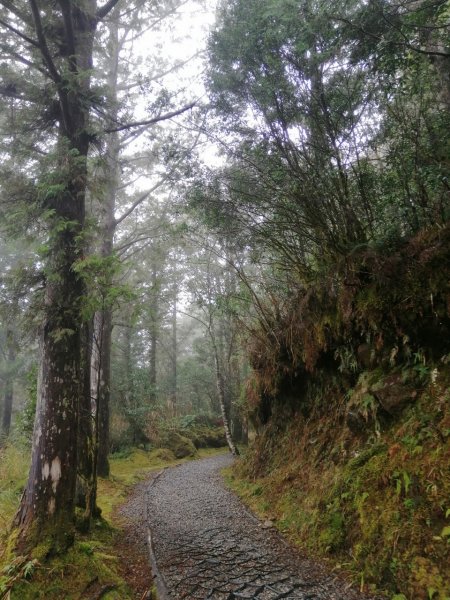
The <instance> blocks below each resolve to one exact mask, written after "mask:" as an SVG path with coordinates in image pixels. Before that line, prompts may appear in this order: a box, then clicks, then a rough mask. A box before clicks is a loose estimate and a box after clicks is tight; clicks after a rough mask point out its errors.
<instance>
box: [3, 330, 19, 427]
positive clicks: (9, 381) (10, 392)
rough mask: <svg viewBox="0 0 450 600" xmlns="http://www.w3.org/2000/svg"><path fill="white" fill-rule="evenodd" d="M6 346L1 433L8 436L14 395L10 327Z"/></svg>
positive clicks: (12, 345) (13, 356)
mask: <svg viewBox="0 0 450 600" xmlns="http://www.w3.org/2000/svg"><path fill="white" fill-rule="evenodd" d="M6 348H7V357H8V375H7V377H6V381H5V390H4V396H3V415H2V433H3V435H5V436H8V435H9V431H10V429H11V418H12V407H13V397H14V378H13V374H12V372H11V369H12V366H13V364H14V362H15V360H16V348H15V340H14V332H13V330H12V329H8V330H7V331H6Z"/></svg>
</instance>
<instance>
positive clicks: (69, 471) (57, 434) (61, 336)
mask: <svg viewBox="0 0 450 600" xmlns="http://www.w3.org/2000/svg"><path fill="white" fill-rule="evenodd" d="M31 6H32V13H33V19H34V23H35V29H36V36H37V39H38V40H39V44H40V50H41V54H42V57H43V60H44V62H45V64H46V65H47V66H48V68H49V71H50V73H51V75H52V79H53V80H54V81H55V82H56V83H57V84H58V82H59V83H60V85H57V86H56V87H57V91H58V95H59V108H60V112H61V119H60V130H59V156H60V164H59V166H58V169H57V170H56V171H55V177H58V178H59V186H58V187H57V188H56V189H57V190H58V191H57V193H56V195H55V196H52V197H50V198H49V199H48V201H47V208H48V209H50V217H49V225H50V235H49V251H48V257H47V264H46V273H47V274H48V276H47V281H46V290H45V315H44V322H43V326H42V333H41V364H40V370H39V381H38V398H37V409H36V420H35V426H34V433H33V447H32V458H31V467H30V474H29V478H28V483H27V486H26V489H25V491H24V494H23V496H22V500H21V503H20V507H19V510H18V513H17V515H16V519H15V525H16V526H17V527H18V528H19V539H20V543H22V544H24V545H33V544H35V543H36V542H37V541H38V540H42V538H43V537H48V538H49V539H50V540H51V542H52V546H53V549H54V550H59V549H61V548H65V547H67V545H68V544H70V543H71V542H72V540H73V524H74V499H75V487H76V478H77V445H78V444H77V442H78V424H79V401H80V396H81V394H82V392H83V390H82V382H81V342H82V332H83V324H82V318H81V302H82V299H83V297H84V295H85V284H84V281H83V279H82V277H81V276H80V275H79V274H78V272H77V269H75V268H74V266H75V264H76V263H77V262H78V261H80V260H82V258H83V254H84V252H83V247H82V242H80V239H82V237H83V236H82V234H83V230H84V220H85V194H86V181H87V154H88V148H89V138H88V136H87V134H86V132H87V131H88V126H89V108H88V106H87V104H86V94H87V93H88V92H89V89H90V72H91V69H92V47H93V38H94V32H95V27H96V19H95V1H94V0H86V1H85V2H84V3H83V5H80V4H77V5H75V4H72V2H70V1H67V2H64V3H63V2H61V6H60V9H61V13H62V16H60V15H59V14H58V12H57V11H54V13H53V16H54V18H55V19H57V20H58V21H60V24H61V27H62V29H63V31H64V35H65V36H66V38H67V44H68V49H67V50H66V51H67V56H65V58H64V60H65V68H66V69H67V71H65V70H64V68H63V69H62V70H61V73H59V72H58V71H57V69H56V67H55V65H54V64H53V62H52V59H51V56H50V54H49V51H48V47H47V43H46V40H45V32H44V30H43V27H42V23H41V18H42V15H41V13H40V11H39V9H38V7H37V4H36V3H35V2H33V3H31ZM63 82H65V84H64V85H63Z"/></svg>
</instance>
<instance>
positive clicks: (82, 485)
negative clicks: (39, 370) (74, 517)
mask: <svg viewBox="0 0 450 600" xmlns="http://www.w3.org/2000/svg"><path fill="white" fill-rule="evenodd" d="M83 334H84V335H83V360H82V363H83V364H82V372H83V393H82V394H81V398H80V423H79V428H78V473H77V475H78V477H77V487H76V505H77V506H78V507H79V508H82V509H84V513H83V517H82V519H81V522H80V523H79V524H78V526H79V528H80V529H82V530H84V531H87V530H89V529H90V526H91V519H92V517H93V516H94V514H96V512H98V509H97V476H96V475H97V474H96V453H95V444H94V428H93V415H92V397H91V359H92V337H93V324H92V322H90V323H86V324H85V327H84V332H83Z"/></svg>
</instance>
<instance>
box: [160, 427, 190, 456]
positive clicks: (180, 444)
mask: <svg viewBox="0 0 450 600" xmlns="http://www.w3.org/2000/svg"><path fill="white" fill-rule="evenodd" d="M162 446H163V447H164V448H168V449H169V450H170V451H171V452H173V454H174V455H175V458H185V457H187V456H194V455H195V453H196V452H197V449H196V447H195V446H194V444H193V443H192V441H191V440H190V439H189V438H187V437H184V436H183V435H180V434H179V433H177V432H176V431H169V432H167V433H166V434H165V436H164V437H163V439H162Z"/></svg>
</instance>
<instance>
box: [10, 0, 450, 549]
mask: <svg viewBox="0 0 450 600" xmlns="http://www.w3.org/2000/svg"><path fill="white" fill-rule="evenodd" d="M186 4H187V3H186V2H184V1H181V0H167V1H162V2H150V3H149V2H143V1H132V2H126V3H124V2H123V1H122V0H109V1H106V2H105V3H100V2H96V1H95V0H77V1H75V0H58V1H57V2H55V3H45V2H41V1H39V0H29V1H25V0H24V1H17V2H9V1H8V0H0V29H1V41H0V43H1V49H2V57H1V60H0V98H1V100H0V127H1V133H2V135H1V139H0V145H1V156H2V161H1V167H0V186H1V187H0V189H1V205H0V210H1V223H2V228H1V235H2V244H3V250H2V253H1V256H0V260H1V263H2V264H1V270H2V274H1V288H0V289H1V332H0V343H1V349H2V354H1V365H0V376H1V381H0V384H1V394H2V428H3V429H2V431H3V438H2V439H3V441H5V440H6V439H7V437H8V435H10V431H11V423H13V434H14V435H19V433H20V435H22V436H28V438H29V439H31V435H32V438H33V441H32V449H31V452H32V462H31V470H30V476H29V481H28V484H27V488H26V490H25V493H24V495H23V498H22V500H21V505H20V508H19V511H18V514H17V516H16V519H15V527H17V528H18V530H19V538H18V539H19V544H23V545H24V546H28V545H33V544H34V543H35V542H36V540H37V539H38V538H40V537H42V536H43V535H44V536H45V535H48V536H50V537H51V539H52V540H53V543H54V546H55V548H56V549H58V548H64V547H67V545H68V544H70V543H71V541H72V539H73V535H74V524H75V519H74V517H75V510H76V507H78V509H79V510H78V512H77V514H78V520H79V521H80V522H79V523H78V525H79V526H81V527H83V528H85V529H86V528H89V526H90V521H91V519H92V516H93V515H95V513H96V480H97V476H102V477H107V476H108V474H109V464H108V454H109V452H110V451H118V450H121V449H123V448H124V447H126V446H128V445H132V444H134V445H138V444H142V445H144V446H146V445H148V444H154V443H157V439H158V435H160V428H161V423H162V424H164V426H167V427H169V428H170V427H171V426H172V425H173V424H174V423H177V424H178V425H179V424H180V423H182V422H183V419H184V422H187V421H189V419H190V418H191V417H192V418H193V416H195V415H197V416H198V415H202V416H203V418H205V419H210V420H214V419H215V418H216V419H219V420H220V422H221V423H222V424H223V425H224V429H225V433H226V438H227V442H228V445H229V446H230V450H231V451H232V452H233V453H236V452H237V449H236V444H237V443H241V442H245V441H246V439H247V433H248V420H249V415H250V416H251V417H252V418H254V409H255V404H256V405H257V406H258V410H260V413H259V417H258V418H259V419H260V420H262V421H264V418H263V417H261V414H262V413H264V402H263V400H264V398H266V400H267V397H268V396H267V395H269V396H270V394H272V395H276V390H277V385H278V383H279V382H280V380H281V379H282V375H281V373H282V372H283V368H285V372H289V371H290V370H291V369H292V370H296V369H297V370H298V369H305V370H306V371H313V370H314V369H315V368H316V367H317V365H319V364H320V358H321V356H322V355H323V353H325V352H326V351H328V350H330V348H331V349H332V350H333V356H334V360H335V361H336V368H337V367H339V366H340V365H341V366H342V365H344V367H345V365H347V364H348V362H349V361H350V362H351V360H352V357H354V356H355V349H356V347H357V346H358V345H359V344H361V343H362V342H363V341H367V340H369V341H370V343H372V342H373V341H374V340H378V341H377V342H376V343H377V344H378V345H380V344H381V345H382V343H386V344H387V341H386V340H387V338H388V337H389V336H388V335H386V334H385V332H383V331H382V329H381V328H380V327H379V326H378V321H377V322H375V321H376V319H379V318H381V317H383V316H384V315H381V317H380V315H378V314H377V315H376V317H375V316H374V313H371V314H369V312H370V311H369V309H368V311H367V312H364V311H363V310H362V311H361V313H360V315H359V318H360V321H359V322H358V323H356V324H355V323H352V325H349V322H350V318H349V319H347V321H346V320H345V318H342V319H340V316H342V311H344V312H345V310H348V311H350V312H351V311H352V310H353V309H352V307H351V306H350V305H351V302H350V303H348V304H345V302H346V299H347V300H348V297H349V296H348V294H350V295H351V294H352V293H355V294H356V293H357V292H359V291H360V290H364V289H365V286H366V284H371V283H373V282H374V281H376V283H377V285H378V292H377V293H378V294H379V295H380V297H382V296H383V294H384V293H385V290H386V289H388V290H390V291H392V289H393V287H395V284H396V283H397V282H396V281H392V279H390V275H389V272H388V271H385V270H384V268H383V265H384V264H385V262H384V261H385V260H387V259H388V258H389V257H390V256H394V255H397V254H396V253H399V252H401V251H402V249H403V248H404V247H405V245H406V244H408V243H411V240H414V239H415V240H419V241H418V242H417V243H418V244H419V243H420V240H422V241H423V240H425V242H424V243H425V245H426V240H427V239H428V240H436V239H440V238H439V236H440V235H441V233H442V239H444V240H445V239H446V238H445V235H444V232H447V221H448V216H449V191H450V186H449V180H448V174H449V173H448V171H449V155H450V152H449V140H450V136H449V125H450V119H449V102H450V75H449V74H450V66H449V61H450V55H449V47H448V40H449V36H448V33H449V31H448V18H449V17H448V3H445V2H430V1H428V0H424V1H419V2H414V3H410V2H405V3H401V2H400V3H394V2H391V1H390V0H386V1H380V2H369V3H366V2H359V1H358V0H355V1H354V2H353V1H352V2H328V1H326V0H324V1H321V2H310V1H309V0H305V1H303V2H297V1H296V0H258V1H256V0H230V1H223V2H221V3H220V5H219V7H218V11H217V18H216V24H215V27H214V29H213V30H212V32H211V33H210V34H209V35H208V37H207V39H206V41H205V45H206V49H205V50H204V51H203V53H202V54H201V56H197V57H196V58H195V60H196V61H197V62H196V63H195V65H200V67H198V66H195V67H194V66H192V64H193V63H192V62H190V61H187V62H186V61H185V60H181V59H177V60H176V61H175V62H173V63H170V62H165V60H163V59H162V57H161V54H159V52H158V48H157V47H156V46H155V47H153V48H152V51H151V52H150V53H149V54H148V55H145V52H144V50H143V48H145V47H146V44H147V42H146V40H148V39H150V37H151V36H152V35H155V36H159V37H158V39H164V35H167V37H169V35H170V31H171V29H173V27H175V25H174V23H175V22H177V20H178V21H179V20H180V19H182V18H183V10H184V9H185V8H186ZM191 4H192V3H191ZM196 10H199V13H198V14H199V19H200V18H201V3H199V5H198V7H197V9H196ZM181 24H182V21H181ZM179 28H180V25H177V31H179V30H180V29H179ZM185 44H186V57H187V56H190V55H191V52H189V51H188V49H189V46H188V40H187V39H186V41H185ZM199 47H200V45H199ZM194 54H195V53H194ZM200 61H202V62H200ZM190 65H191V66H190ZM186 68H187V69H192V71H189V70H188V71H187V73H188V75H187V76H186V75H183V72H184V73H186V71H183V69H186ZM189 73H192V75H189ZM177 74H180V75H179V77H180V86H179V87H178V88H176V89H174V87H173V80H174V78H175V77H177V76H178V75H177ZM168 76H170V80H171V84H170V87H168V86H167V85H166V82H167V77H168ZM189 77H191V78H192V79H194V78H195V79H196V81H195V86H194V85H193V86H192V87H189V82H186V80H187V79H189ZM199 82H200V83H199ZM199 86H203V88H199ZM199 89H204V92H202V95H201V97H200V98H199V97H198V96H199V93H198V90H199ZM210 154H214V155H219V156H220V159H219V160H215V161H214V160H209V155H210ZM214 163H218V165H219V166H217V165H216V166H212V165H214ZM420 236H422V237H420ZM427 236H429V237H428V238H427ZM430 243H431V242H430ZM391 266H392V265H391ZM413 268H414V267H413V266H408V267H407V271H408V274H409V275H410V274H411V269H413ZM395 272H396V271H395V269H394V267H392V273H395ZM408 282H409V283H411V287H410V289H413V290H415V293H416V300H417V304H414V306H412V307H411V310H412V311H416V309H417V307H418V306H419V305H420V306H421V307H423V303H424V302H428V299H429V297H430V288H429V287H427V286H426V285H424V287H423V288H420V286H418V287H419V288H420V289H416V288H415V287H414V285H415V283H416V282H415V280H414V277H412V278H410V279H408ZM435 283H436V285H435V287H433V288H432V289H431V294H432V300H431V302H432V305H433V310H434V313H435V314H436V315H437V317H436V318H437V320H436V322H433V323H431V324H430V327H429V330H428V331H432V332H434V333H436V334H437V335H439V337H440V339H443V332H444V333H445V332H447V333H448V312H446V309H444V294H445V292H444V284H443V282H442V280H439V281H437V278H436V280H435ZM344 292H345V293H344ZM347 292H348V294H347V296H346V295H345V294H346V293H347ZM399 294H400V292H399ZM344 296H345V297H344ZM425 297H426V299H427V300H426V301H425V300H424V298H425ZM310 300H311V303H310V304H308V303H309V302H310ZM369 300H370V299H369ZM369 300H368V305H369V304H370V302H369ZM402 301H403V300H402V299H400V300H398V302H402ZM321 302H322V304H321ZM377 302H378V301H377ZM336 303H340V304H339V306H338V308H339V310H341V313H340V316H339V315H338V317H339V318H338V317H337V318H336V319H335V320H334V321H333V320H332V317H330V319H329V322H327V324H325V321H326V319H324V318H323V317H324V313H326V314H328V315H333V314H334V313H333V311H335V309H336V306H337V304H336ZM379 306H381V304H379ZM369 308H370V310H372V309H373V308H374V307H373V306H370V307H369ZM339 310H338V312H339ZM374 310H375V309H374ZM380 310H381V311H383V310H385V307H384V306H383V307H381V308H380ZM386 310H387V311H388V309H386ZM395 310H397V308H395ZM395 310H394V312H395ZM420 310H421V309H420ZM420 310H419V309H417V313H418V312H420ZM327 311H328V312H327ZM415 314H416V312H415ZM389 318H391V317H389ZM339 319H340V320H339ZM300 321H302V322H304V323H308V326H309V329H308V330H307V331H306V330H303V329H302V327H301V323H300ZM394 322H395V324H393V323H394ZM297 325H299V329H296V327H297ZM396 327H397V329H396ZM288 331H290V332H291V333H292V332H293V331H296V332H297V333H298V336H297V337H296V336H295V335H294V336H292V335H291V336H289V335H288ZM299 331H300V333H299ZM390 333H391V338H392V340H391V342H392V344H391V346H390V348H393V347H394V346H395V345H396V344H397V346H398V353H399V356H400V355H401V354H402V352H403V353H404V354H405V355H406V353H407V352H409V353H410V354H412V353H413V352H416V351H418V350H419V348H420V349H423V348H425V351H428V349H427V348H428V346H427V343H428V342H427V335H428V334H425V333H424V332H423V331H422V330H420V328H416V329H415V328H414V326H411V327H409V325H408V324H405V323H404V322H402V321H401V318H400V316H398V315H397V313H395V318H394V317H392V320H391V322H390ZM377 336H378V337H377ZM406 338H408V339H407V341H405V339H406ZM382 339H383V340H384V341H383V342H382V341H381V340H382ZM398 340H403V341H401V342H398ZM389 343H390V342H389ZM445 344H446V343H444V341H443V342H442V344H441V346H439V344H437V346H439V347H437V346H436V347H434V349H433V350H432V351H431V350H430V353H432V352H434V353H439V352H444V351H445V350H446V348H447V347H446V345H445ZM447 345H448V344H447ZM380 347H381V346H380ZM447 351H448V348H447ZM283 361H285V364H284V367H283V366H281V367H280V365H283ZM255 389H256V390H257V394H256V395H257V398H258V399H257V400H255V396H254V393H255ZM249 390H250V391H249ZM262 399H263V400H262ZM264 401H265V400H264ZM252 403H253V404H252ZM261 411H262V412H261ZM33 423H34V425H33ZM171 424H172V425H171ZM258 424H259V423H257V424H256V425H257V426H258ZM32 430H34V433H33V434H31V432H32ZM11 435H12V434H11ZM80 514H81V515H82V517H80ZM80 523H81V524H80Z"/></svg>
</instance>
